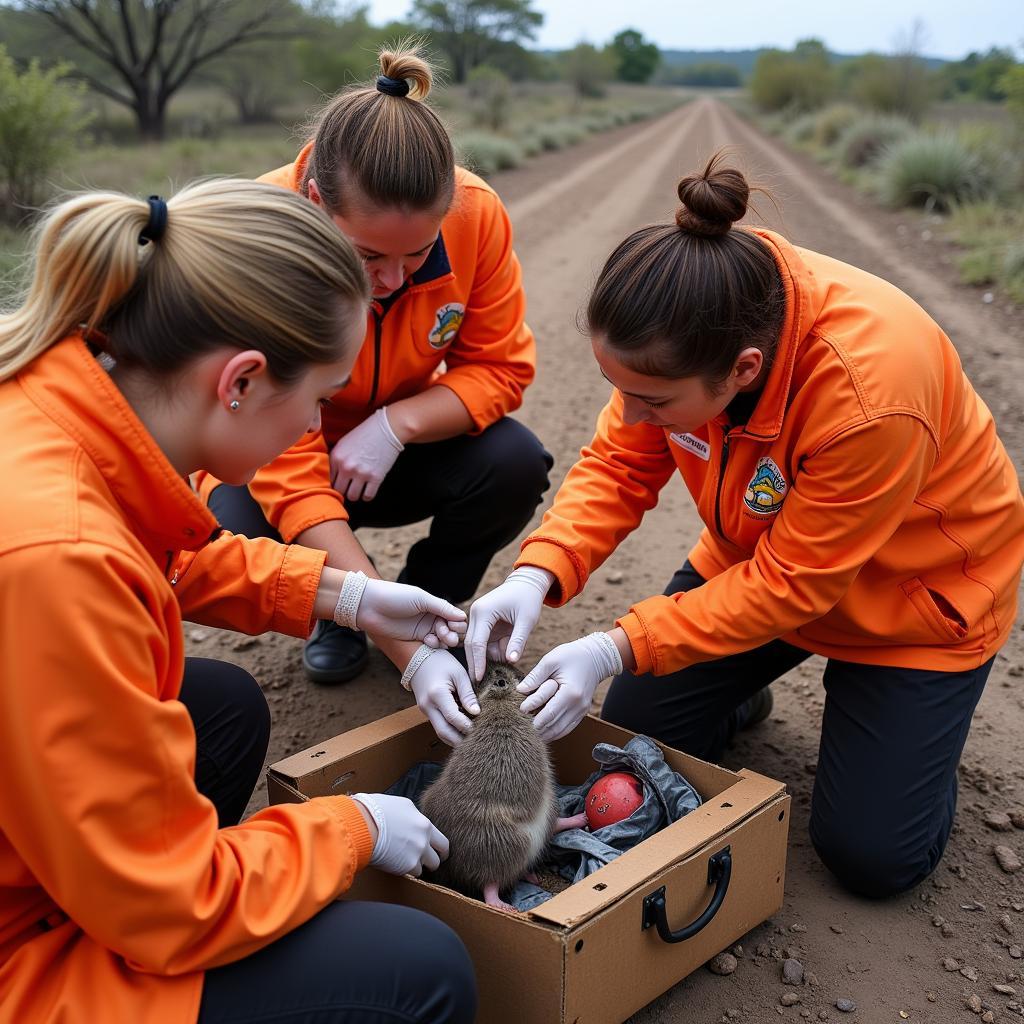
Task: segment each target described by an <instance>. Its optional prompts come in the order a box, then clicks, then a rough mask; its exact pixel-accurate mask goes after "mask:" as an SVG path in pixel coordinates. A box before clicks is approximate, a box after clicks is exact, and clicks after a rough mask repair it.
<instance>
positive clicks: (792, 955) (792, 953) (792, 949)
mask: <svg viewBox="0 0 1024 1024" xmlns="http://www.w3.org/2000/svg"><path fill="white" fill-rule="evenodd" d="M782 952H783V953H785V954H786V956H785V959H786V960H795V959H796V958H797V957H798V956H799V955H800V950H798V949H797V948H796V946H787V947H786V948H785V949H784V950H783V951H782Z"/></svg>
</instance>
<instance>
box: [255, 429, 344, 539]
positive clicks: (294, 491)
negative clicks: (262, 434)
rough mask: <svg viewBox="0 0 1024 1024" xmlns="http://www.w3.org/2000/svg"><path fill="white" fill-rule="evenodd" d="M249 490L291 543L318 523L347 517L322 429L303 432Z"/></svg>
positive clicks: (274, 524)
mask: <svg viewBox="0 0 1024 1024" xmlns="http://www.w3.org/2000/svg"><path fill="white" fill-rule="evenodd" d="M249 493H250V494H252V496H253V497H254V498H255V499H256V501H258V502H259V504H260V507H261V508H262V509H263V512H264V514H265V515H266V517H267V522H269V523H270V525H271V526H273V527H274V529H275V530H277V532H278V533H279V534H281V537H282V539H283V540H284V541H286V542H287V543H289V544H290V543H291V542H292V541H293V540H295V538H296V537H297V536H298V535H299V534H300V533H302V531H303V530H307V529H309V527H311V526H316V525H317V524H318V523H325V522H327V521H328V520H330V519H345V520H347V519H348V512H346V511H345V502H344V500H343V499H342V497H341V495H340V494H339V493H338V492H337V491H336V490H335V489H334V488H333V487H332V486H331V466H330V459H329V457H328V453H327V441H326V440H325V439H324V435H323V433H322V432H321V431H319V430H318V431H317V432H316V433H315V434H304V435H303V436H302V438H301V439H300V440H298V441H297V442H296V443H295V444H293V445H292V446H291V448H289V449H288V450H287V451H286V452H284V453H283V454H281V455H279V456H278V457H277V458H276V459H274V461H273V462H270V463H268V464H267V465H266V466H264V467H263V468H262V469H261V470H260V471H259V472H258V473H257V474H256V476H255V477H254V478H253V479H252V482H251V483H250V484H249Z"/></svg>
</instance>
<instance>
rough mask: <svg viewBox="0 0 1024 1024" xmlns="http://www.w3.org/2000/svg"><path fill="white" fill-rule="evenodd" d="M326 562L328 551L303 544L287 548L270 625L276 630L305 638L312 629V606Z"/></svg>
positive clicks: (282, 561)
mask: <svg viewBox="0 0 1024 1024" xmlns="http://www.w3.org/2000/svg"><path fill="white" fill-rule="evenodd" d="M326 561H327V552H326V551H317V550H315V549H314V548H306V547H303V546H302V545H301V544H289V545H287V546H286V547H285V551H284V558H283V559H282V560H281V572H280V574H279V575H278V578H277V597H276V599H275V601H274V618H273V621H272V622H271V626H270V628H271V629H273V630H274V631H275V632H277V633H285V634H286V635H288V636H297V637H298V638H299V639H300V640H304V639H305V638H306V637H308V636H309V634H310V631H311V630H312V628H313V606H314V604H315V603H316V592H317V590H318V589H319V587H320V576H321V574H322V573H323V570H324V563H325V562H326Z"/></svg>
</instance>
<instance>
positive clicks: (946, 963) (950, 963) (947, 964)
mask: <svg viewBox="0 0 1024 1024" xmlns="http://www.w3.org/2000/svg"><path fill="white" fill-rule="evenodd" d="M942 969H943V970H944V971H959V970H960V961H959V960H954V959H953V958H952V957H951V956H947V957H946V958H945V959H943V961H942Z"/></svg>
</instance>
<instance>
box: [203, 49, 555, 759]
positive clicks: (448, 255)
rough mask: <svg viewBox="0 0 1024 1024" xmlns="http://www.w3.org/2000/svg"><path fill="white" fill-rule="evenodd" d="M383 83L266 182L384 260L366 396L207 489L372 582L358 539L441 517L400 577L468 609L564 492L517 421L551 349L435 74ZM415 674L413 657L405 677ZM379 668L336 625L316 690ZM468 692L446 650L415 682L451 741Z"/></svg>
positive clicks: (230, 522) (311, 645) (319, 647)
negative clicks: (531, 322) (315, 209)
mask: <svg viewBox="0 0 1024 1024" xmlns="http://www.w3.org/2000/svg"><path fill="white" fill-rule="evenodd" d="M380 69H381V75H380V76H379V77H378V78H377V80H376V82H375V84H374V85H373V86H370V87H355V88H353V89H350V90H348V91H346V92H344V93H342V94H341V95H340V96H338V97H337V98H335V99H334V100H333V101H332V102H331V103H329V104H328V105H327V107H326V108H325V109H324V110H323V111H322V112H321V113H320V115H319V117H318V118H317V127H316V130H315V133H314V137H313V139H312V140H311V141H310V142H309V143H307V145H306V146H304V147H303V149H302V151H301V152H300V153H299V155H298V158H297V159H296V160H295V162H294V163H292V164H290V165H288V166H286V167H282V168H280V169H279V170H277V171H274V172H272V173H271V174H268V175H266V176H265V178H264V179H263V180H265V181H271V182H273V183H274V184H278V185H282V186H284V187H286V188H291V189H294V190H295V191H297V192H301V193H302V194H303V195H306V196H308V197H309V199H310V200H312V201H313V202H314V203H316V204H317V205H318V206H321V207H322V208H323V209H325V210H326V211H327V212H328V213H329V214H330V215H331V217H332V218H333V220H334V221H335V223H336V224H337V225H338V227H339V228H340V229H341V230H342V231H343V232H344V233H345V234H346V235H347V236H348V237H349V238H350V239H351V240H352V241H353V242H354V244H355V246H356V249H357V251H358V252H359V253H360V255H361V256H362V257H363V259H364V260H365V261H366V267H367V270H368V271H369V274H370V280H371V283H372V287H373V303H372V306H371V309H370V312H369V315H368V317H367V323H366V341H365V344H364V346H363V350H362V352H361V353H360V356H359V359H358V360H357V362H356V366H355V369H354V370H353V373H352V380H351V382H350V384H349V385H348V387H346V389H345V390H344V392H342V393H340V394H338V395H335V396H332V398H331V400H330V402H329V403H328V405H327V406H326V408H325V410H324V417H323V430H322V431H318V432H317V433H315V434H310V435H308V436H307V437H305V438H303V440H302V441H300V442H299V443H298V444H297V445H295V446H293V447H292V448H291V449H290V450H289V451H288V452H286V453H285V454H283V455H282V456H281V457H280V458H278V459H275V460H274V461H273V462H272V463H271V464H270V465H269V466H267V467H265V468H264V469H263V470H261V471H260V472H259V473H257V474H256V476H255V478H254V479H253V480H252V482H251V483H250V484H249V486H248V488H247V489H246V488H232V487H221V486H218V481H217V480H216V479H206V480H204V481H203V482H202V483H201V488H200V489H201V493H203V494H204V495H209V504H210V508H211V509H212V511H213V512H214V513H215V515H216V516H217V518H218V520H219V521H220V522H221V524H222V525H224V526H226V527H228V528H229V529H232V530H234V531H236V532H239V533H244V534H246V535H247V536H274V537H281V538H283V539H284V540H285V541H288V542H295V543H298V544H304V545H307V546H310V547H315V548H323V549H325V550H326V551H327V552H328V564H330V565H334V566H338V567H340V568H355V569H361V570H362V571H363V572H365V573H367V574H368V575H375V573H374V568H373V566H372V564H371V563H370V561H369V560H368V559H367V557H366V554H365V553H364V551H363V549H362V548H361V547H360V545H359V544H358V542H357V541H356V540H355V538H354V536H353V532H352V531H353V530H355V529H358V528H359V527H361V526H373V527H393V526H400V525H404V524H407V523H414V522H418V521H420V520H424V519H428V518H430V517H433V522H432V524H431V527H430V533H429V536H427V537H426V538H424V539H423V540H420V541H419V542H417V543H416V544H414V545H413V546H412V548H411V549H410V550H409V552H408V556H407V560H406V564H405V567H404V568H403V570H402V571H401V573H400V575H399V577H398V578H399V579H400V580H402V581H405V582H408V583H414V584H416V585H418V586H421V587H424V588H425V589H427V590H429V591H430V592H431V593H436V594H439V595H440V596H442V597H446V598H448V599H449V600H451V601H465V600H468V599H469V598H470V597H472V595H473V593H474V592H475V591H476V588H477V586H478V585H479V583H480V580H481V579H482V577H483V574H484V572H485V570H486V569H487V566H488V564H489V563H490V560H491V558H492V557H493V555H494V553H495V552H496V551H497V550H498V549H499V548H501V547H503V546H504V545H506V544H508V543H509V542H510V541H511V540H512V539H513V538H514V537H515V536H516V535H517V534H518V533H519V531H520V530H521V529H522V528H523V527H524V526H525V525H526V524H527V522H528V521H529V519H530V516H531V515H532V514H533V512H534V510H535V509H536V507H537V504H538V503H539V501H540V497H541V494H542V493H543V492H544V490H545V489H546V488H547V473H548V470H549V468H550V466H551V459H550V456H549V455H548V454H547V453H546V452H545V451H544V449H543V447H542V446H541V444H540V443H539V441H538V440H537V438H536V437H534V435H533V434H532V433H531V432H530V431H529V430H527V429H526V428H525V427H524V426H522V425H521V424H519V423H517V422H516V421H514V420H512V419H510V418H509V413H511V412H512V411H514V410H515V409H517V408H518V407H519V405H520V403H521V402H522V396H523V390H524V388H526V386H527V385H528V384H529V383H530V382H531V381H532V380H533V375H534V367H535V362H536V358H535V345H534V339H533V334H532V333H531V331H530V329H529V328H528V327H527V325H526V323H525V321H524V319H523V318H524V315H525V298H524V295H523V289H522V282H521V274H520V269H519V262H518V260H517V259H516V256H515V253H514V252H513V250H512V229H511V225H510V224H509V219H508V215H507V213H506V212H505V209H504V207H503V206H502V204H501V200H500V199H499V198H498V197H497V195H495V193H494V191H493V190H492V189H491V188H490V187H489V186H488V185H487V184H485V183H484V182H483V181H481V180H480V179H479V178H478V177H476V176H475V175H473V174H470V173H469V172H468V171H466V170H464V169H463V168H461V167H457V166H456V165H455V161H454V157H453V153H452V145H451V141H450V139H449V137H448V133H447V131H446V130H445V127H444V125H443V124H442V123H441V121H440V120H439V119H438V117H437V115H436V114H435V113H434V112H433V110H431V109H430V107H429V106H427V104H426V102H425V100H426V97H427V94H428V93H429V91H430V85H431V71H430V67H429V65H428V64H427V63H426V62H424V61H423V60H422V59H421V58H420V57H419V56H418V55H417V54H416V51H415V50H408V49H406V50H402V49H398V50H396V51H390V50H386V51H384V52H382V53H381V54H380ZM498 466H500V467H501V470H500V472H499V471H497V470H496V467H498ZM409 659H410V653H409V652H401V656H400V658H399V659H398V661H397V664H398V667H399V669H405V668H406V667H407V666H408V663H409ZM366 660H367V650H366V636H365V634H363V633H361V632H355V631H352V630H347V629H344V628H343V627H338V626H337V625H335V624H333V623H330V622H322V623H320V624H319V625H318V626H317V628H316V630H315V631H314V633H313V636H312V637H311V638H310V640H309V642H308V644H307V646H306V649H305V653H304V657H303V663H304V666H305V669H306V672H307V674H308V675H309V677H310V678H311V679H313V680H315V681H316V682H318V683H327V684H332V683H339V682H343V681H345V680H348V679H351V678H352V677H353V676H355V675H357V674H358V673H359V672H360V671H362V669H363V666H364V665H365V664H366ZM456 681H457V683H458V687H459V692H460V693H461V694H463V695H467V696H468V695H470V694H471V693H472V689H471V687H470V683H469V679H468V677H467V676H466V673H465V670H464V668H463V667H462V665H461V664H460V663H459V662H457V661H456V660H455V659H454V658H453V657H452V656H451V655H449V654H447V653H444V652H441V653H439V654H437V655H434V656H432V657H431V658H429V659H428V660H427V661H424V662H422V663H421V667H420V668H419V670H418V671H417V672H416V673H415V675H414V676H413V678H412V689H413V692H414V693H415V694H416V697H417V702H418V703H419V705H420V707H421V708H422V709H423V710H424V711H425V712H426V713H427V714H428V716H429V717H430V718H431V721H432V722H434V724H435V726H436V727H437V728H438V731H439V734H440V735H441V736H442V737H443V738H445V739H447V740H449V741H450V742H451V741H454V739H455V738H456V737H457V736H458V732H457V731H456V729H454V728H453V726H452V724H451V723H448V722H446V720H445V715H448V716H449V717H450V718H451V719H452V721H453V722H455V723H457V724H462V725H464V724H466V723H465V719H464V718H463V717H462V716H461V714H460V713H459V711H458V708H457V706H456V704H455V701H454V699H453V698H449V697H448V696H447V694H448V693H450V691H451V689H453V688H454V687H455V683H456ZM433 693H436V694H437V695H438V696H437V697H434V696H432V694H433ZM439 701H440V704H439ZM442 709H443V713H442Z"/></svg>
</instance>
